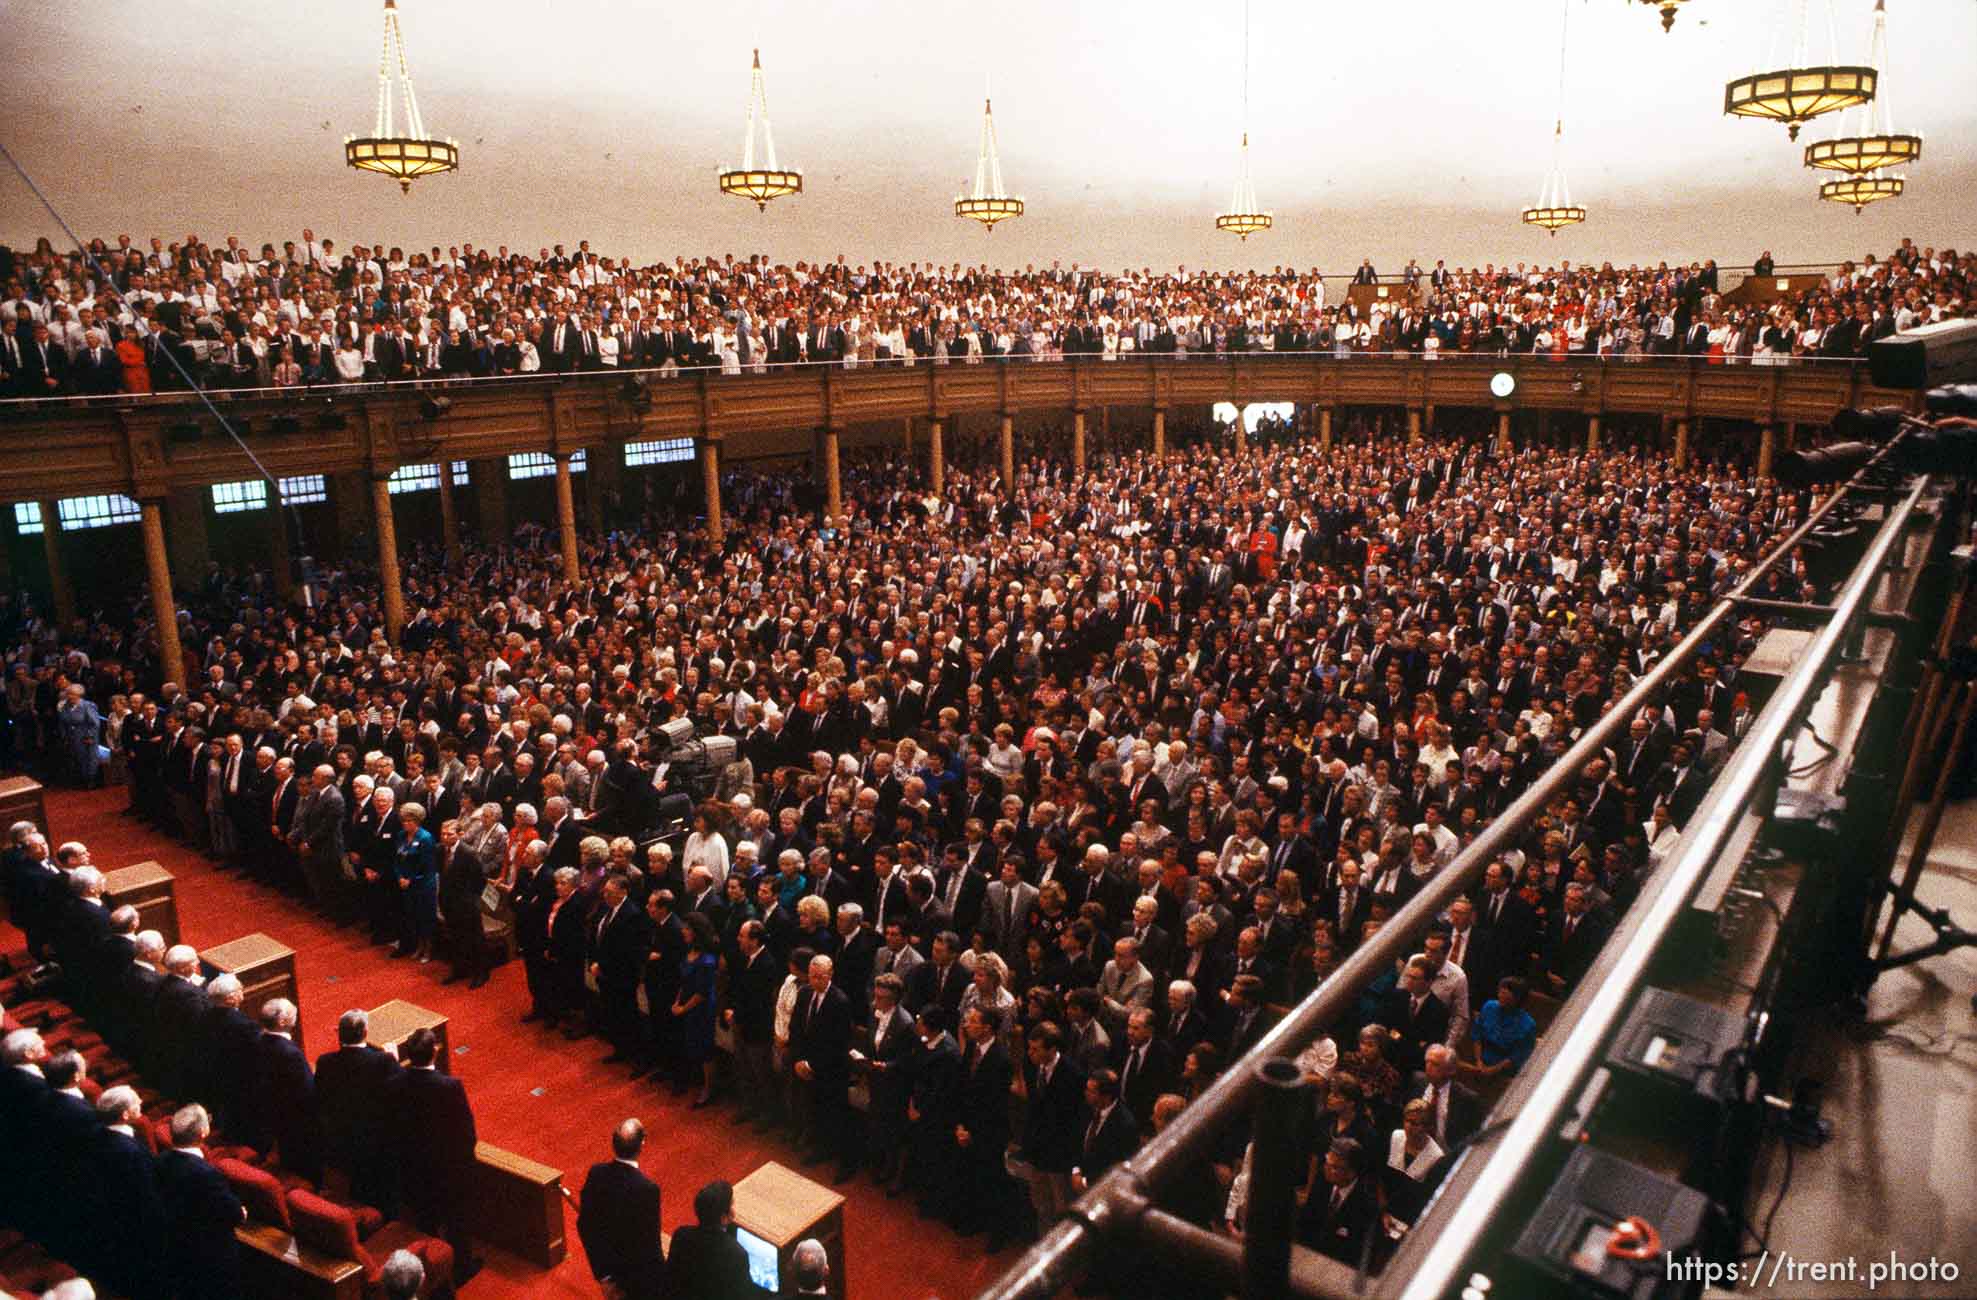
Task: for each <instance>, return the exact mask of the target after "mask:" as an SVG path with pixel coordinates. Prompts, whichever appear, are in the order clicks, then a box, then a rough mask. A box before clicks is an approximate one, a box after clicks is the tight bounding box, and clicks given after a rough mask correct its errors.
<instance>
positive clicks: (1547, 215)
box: [1523, 0, 1586, 237]
mask: <svg viewBox="0 0 1977 1300" xmlns="http://www.w3.org/2000/svg"><path fill="white" fill-rule="evenodd" d="M1571 26H1572V0H1565V18H1564V20H1563V21H1562V22H1560V23H1559V25H1558V117H1557V118H1556V119H1554V121H1553V123H1552V128H1551V171H1550V172H1549V173H1547V174H1546V176H1545V183H1544V188H1543V189H1542V190H1540V191H1538V201H1537V203H1536V204H1535V205H1534V206H1532V207H1528V208H1525V209H1524V212H1523V221H1524V224H1525V225H1527V226H1539V227H1542V228H1543V229H1545V230H1547V231H1550V232H1551V234H1552V235H1553V236H1554V237H1555V236H1556V235H1557V234H1558V231H1559V228H1560V227H1561V226H1576V225H1578V224H1579V223H1580V222H1582V221H1584V220H1585V219H1586V210H1585V209H1584V208H1582V207H1579V206H1577V205H1575V204H1574V203H1573V202H1572V191H1571V189H1570V188H1568V187H1567V186H1566V184H1565V49H1566V44H1565V38H1566V36H1567V34H1568V33H1569V32H1570V30H1571Z"/></svg>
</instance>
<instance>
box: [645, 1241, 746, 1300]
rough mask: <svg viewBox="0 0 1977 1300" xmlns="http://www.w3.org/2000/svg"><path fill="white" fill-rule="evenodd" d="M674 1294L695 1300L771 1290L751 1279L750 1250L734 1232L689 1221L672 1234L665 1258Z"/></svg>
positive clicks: (732, 1298) (740, 1299)
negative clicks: (749, 1274) (749, 1270)
mask: <svg viewBox="0 0 1977 1300" xmlns="http://www.w3.org/2000/svg"><path fill="white" fill-rule="evenodd" d="M666 1271H667V1272H668V1274H670V1279H669V1280H670V1284H671V1286H672V1294H673V1295H675V1296H680V1297H685V1296H693V1297H695V1300H751V1297H760V1296H767V1295H768V1292H766V1291H764V1290H763V1289H762V1288H761V1287H758V1286H756V1285H755V1284H754V1283H753V1282H751V1281H750V1280H749V1278H748V1252H746V1251H744V1250H743V1249H742V1248H741V1243H740V1242H739V1241H736V1240H735V1239H734V1236H733V1234H732V1233H728V1232H724V1231H721V1230H720V1229H718V1228H706V1227H702V1226H700V1225H699V1224H692V1223H690V1224H687V1225H686V1226H684V1227H682V1228H681V1229H680V1230H679V1231H678V1232H675V1233H674V1234H673V1253H672V1257H671V1258H669V1259H668V1260H667V1261H666Z"/></svg>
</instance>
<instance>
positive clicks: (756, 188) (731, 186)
mask: <svg viewBox="0 0 1977 1300" xmlns="http://www.w3.org/2000/svg"><path fill="white" fill-rule="evenodd" d="M758 112H759V113H760V114H761V116H762V155H763V158H764V161H765V164H766V165H765V166H761V167H757V166H756V165H755V117H756V114H757V113H758ZM718 179H719V181H720V184H721V193H723V194H732V195H734V196H735V197H736V198H742V199H753V200H754V201H755V206H756V208H757V209H758V210H761V211H767V210H768V207H769V200H770V199H780V198H782V197H783V196H784V195H787V194H801V193H803V173H802V172H801V171H799V170H797V169H796V168H794V167H790V168H782V167H778V166H776V137H775V133H774V132H772V131H771V130H770V129H769V92H768V91H767V90H766V89H765V88H764V87H763V84H762V51H760V50H757V51H755V69H754V71H753V72H752V73H751V74H750V75H749V83H748V134H747V135H746V136H745V137H743V139H742V142H741V166H739V167H729V168H723V169H722V170H721V171H720V173H719V174H718Z"/></svg>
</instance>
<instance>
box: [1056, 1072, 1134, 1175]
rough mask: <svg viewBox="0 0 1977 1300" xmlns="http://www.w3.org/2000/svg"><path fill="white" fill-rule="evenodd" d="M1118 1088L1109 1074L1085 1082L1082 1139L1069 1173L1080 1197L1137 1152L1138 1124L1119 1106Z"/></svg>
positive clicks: (1114, 1076) (1115, 1078)
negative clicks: (1075, 1161) (1074, 1164)
mask: <svg viewBox="0 0 1977 1300" xmlns="http://www.w3.org/2000/svg"><path fill="white" fill-rule="evenodd" d="M1119 1086H1120V1085H1119V1076H1118V1074H1117V1073H1116V1072H1114V1071H1112V1070H1094V1071H1093V1072H1092V1074H1091V1077H1090V1078H1088V1079H1086V1080H1085V1096H1084V1110H1085V1129H1084V1138H1083V1141H1082V1142H1081V1143H1080V1144H1079V1147H1078V1163H1077V1165H1076V1167H1074V1168H1073V1169H1072V1170H1071V1190H1072V1191H1074V1192H1076V1193H1077V1194H1079V1195H1080V1196H1082V1195H1083V1194H1084V1193H1085V1192H1086V1191H1087V1190H1088V1189H1089V1188H1090V1187H1091V1185H1092V1184H1093V1183H1096V1182H1097V1181H1098V1180H1099V1179H1101V1178H1103V1177H1105V1175H1106V1173H1107V1172H1108V1171H1110V1170H1111V1168H1112V1166H1114V1165H1116V1164H1118V1163H1120V1162H1121V1161H1123V1160H1126V1159H1128V1158H1129V1157H1130V1156H1131V1155H1132V1154H1133V1152H1134V1151H1136V1150H1138V1149H1139V1144H1140V1135H1139V1123H1138V1121H1137V1120H1135V1119H1134V1118H1133V1114H1132V1112H1131V1111H1129V1110H1127V1109H1126V1107H1125V1106H1123V1105H1121V1104H1120V1093H1119Z"/></svg>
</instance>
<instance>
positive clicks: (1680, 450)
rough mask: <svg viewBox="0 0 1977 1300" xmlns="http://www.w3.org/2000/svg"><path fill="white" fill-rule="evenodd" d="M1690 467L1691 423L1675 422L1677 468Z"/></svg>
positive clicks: (1684, 421)
mask: <svg viewBox="0 0 1977 1300" xmlns="http://www.w3.org/2000/svg"><path fill="white" fill-rule="evenodd" d="M1688 467H1689V422H1688V421H1687V420H1686V419H1683V420H1677V421H1675V468H1676V469H1687V468H1688Z"/></svg>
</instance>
